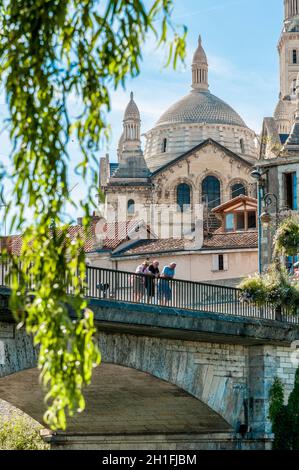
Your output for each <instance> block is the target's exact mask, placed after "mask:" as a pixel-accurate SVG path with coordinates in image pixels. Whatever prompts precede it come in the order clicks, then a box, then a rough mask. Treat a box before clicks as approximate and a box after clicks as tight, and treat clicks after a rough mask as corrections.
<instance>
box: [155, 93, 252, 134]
mask: <svg viewBox="0 0 299 470" xmlns="http://www.w3.org/2000/svg"><path fill="white" fill-rule="evenodd" d="M176 123H181V124H188V123H205V124H228V125H232V126H241V127H247V126H246V124H245V122H244V121H243V119H242V118H241V117H240V116H239V114H238V113H237V112H236V111H234V110H233V108H231V107H230V106H229V105H228V104H226V103H225V102H224V101H222V100H221V99H220V98H217V96H214V95H212V93H210V92H209V91H202V90H192V91H191V92H190V93H189V94H188V95H187V96H185V97H184V98H182V99H181V100H179V101H178V102H177V103H175V104H173V105H172V106H171V107H170V108H169V109H168V110H167V111H166V112H165V113H164V114H163V115H162V116H161V117H160V119H159V121H158V122H157V124H156V126H162V125H168V124H176Z"/></svg>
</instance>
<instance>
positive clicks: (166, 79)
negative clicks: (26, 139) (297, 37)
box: [0, 0, 283, 233]
mask: <svg viewBox="0 0 299 470" xmlns="http://www.w3.org/2000/svg"><path fill="white" fill-rule="evenodd" d="M148 1H150V0H148ZM173 20H174V22H175V23H176V24H185V25H186V26H187V27H188V37H187V58H186V67H185V68H184V67H183V66H180V67H179V70H177V71H173V70H172V69H171V68H169V69H165V68H164V67H163V65H164V63H165V52H164V51H163V50H156V48H155V46H154V43H153V41H152V39H151V38H149V39H148V41H147V43H146V44H145V45H144V56H143V63H142V64H141V74H140V75H139V76H138V77H137V78H135V79H133V80H131V79H130V80H128V81H127V86H126V90H123V89H119V90H118V91H116V92H113V91H112V90H111V102H112V111H111V113H110V115H109V118H108V121H109V123H110V124H111V128H112V135H111V139H110V141H109V142H107V143H105V145H104V146H103V148H102V149H101V151H100V152H99V154H98V158H100V157H101V156H103V155H104V154H105V153H106V152H109V154H110V160H111V161H116V147H117V141H118V139H119V136H120V134H121V132H122V118H123V112H124V109H125V107H126V104H127V102H128V100H129V94H130V91H131V90H132V91H134V97H135V101H136V103H137V105H138V107H139V110H140V113H141V119H142V132H145V131H147V130H149V129H150V128H151V127H153V126H154V124H155V122H156V121H157V120H158V118H159V116H160V115H161V114H162V112H163V111H165V110H166V109H167V108H168V107H169V106H170V105H171V104H173V103H174V102H175V101H177V100H178V99H180V98H181V97H182V96H184V95H185V94H186V93H188V91H189V90H190V82H191V72H190V65H191V60H192V55H193V52H194V50H195V48H196V46H197V39H198V35H199V34H201V36H202V41H203V46H204V48H205V50H206V53H207V56H208V61H209V65H210V71H209V82H210V90H211V92H212V93H213V94H215V95H216V96H218V97H219V98H221V99H223V100H224V101H226V102H227V103H229V104H230V105H231V106H232V107H233V108H234V109H235V110H236V111H237V112H238V113H239V114H240V115H241V116H242V118H243V119H244V120H245V122H246V123H247V125H248V126H249V127H251V128H252V129H254V130H255V131H256V132H257V133H259V132H260V130H261V125H262V120H263V117H264V116H269V115H272V114H273V111H274V108H275V105H276V102H277V98H278V92H279V68H278V66H279V61H278V53H277V42H278V38H279V35H280V32H281V28H282V22H283V0H263V1H261V0H174V12H173ZM5 115H6V110H5V104H4V97H3V94H2V95H0V119H1V120H2V119H3V118H4V117H5ZM8 154H9V139H8V136H7V134H5V133H4V134H3V133H2V134H1V135H0V162H3V163H5V164H7V162H8ZM70 155H71V163H72V164H71V169H70V174H69V179H70V187H73V186H74V185H75V184H76V183H78V181H79V180H78V177H77V176H75V175H74V174H73V167H74V166H75V164H76V163H78V161H79V160H80V153H79V151H78V148H77V146H76V145H75V144H73V145H72V147H70ZM86 191H87V185H84V184H82V183H79V184H78V185H77V186H76V188H75V189H74V190H73V192H72V196H73V199H74V201H78V200H79V198H80V197H81V196H82V194H84V193H85V192H86ZM6 194H7V197H9V187H8V186H7V187H6ZM0 211H1V208H0ZM67 211H68V213H69V215H70V216H72V217H73V218H76V217H77V216H80V214H78V213H76V211H75V210H74V209H73V208H67ZM2 218H3V217H1V212H0V233H1V232H3V223H2V227H1V222H2Z"/></svg>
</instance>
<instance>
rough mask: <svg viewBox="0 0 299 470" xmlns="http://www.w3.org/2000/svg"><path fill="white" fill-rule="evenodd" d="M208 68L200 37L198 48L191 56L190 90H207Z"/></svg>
mask: <svg viewBox="0 0 299 470" xmlns="http://www.w3.org/2000/svg"><path fill="white" fill-rule="evenodd" d="M208 74H209V66H208V60H207V56H206V53H205V51H204V49H203V47H202V42H201V36H200V35H199V38H198V47H197V49H196V51H195V53H194V56H193V62H192V88H193V89H194V90H206V91H208V89H209V80H208Z"/></svg>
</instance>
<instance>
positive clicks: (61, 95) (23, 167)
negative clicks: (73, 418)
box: [0, 0, 186, 429]
mask: <svg viewBox="0 0 299 470" xmlns="http://www.w3.org/2000/svg"><path fill="white" fill-rule="evenodd" d="M147 5H148V7H146V6H145V4H144V2H143V1H141V0H107V1H105V2H100V1H99V0H0V80H1V85H2V86H4V88H5V90H6V98H7V103H8V108H9V111H10V118H11V119H10V122H9V124H10V137H11V140H12V143H13V151H12V155H11V160H12V163H13V174H12V175H11V178H12V181H13V183H14V200H13V201H11V202H10V203H9V208H8V210H9V209H10V207H11V206H12V205H14V206H17V208H18V213H17V216H16V217H15V219H14V220H13V224H12V227H13V228H20V227H22V223H23V222H24V221H25V219H26V211H27V209H29V210H30V211H31V212H32V213H33V220H32V223H31V224H30V226H29V227H28V228H27V229H26V231H25V233H24V238H23V247H22V253H21V263H18V262H17V261H16V260H13V262H14V276H13V282H12V289H13V293H12V298H11V307H12V310H13V312H14V314H15V317H16V318H17V320H18V321H19V323H20V324H25V326H26V329H27V332H28V333H31V334H33V336H34V343H35V345H36V346H38V347H39V351H40V353H39V367H40V369H41V379H42V383H43V385H44V386H45V387H46V388H47V390H48V393H47V396H46V400H47V403H48V411H47V413H46V415H45V421H46V423H47V424H48V425H49V426H51V427H52V428H53V429H56V428H62V429H65V427H66V414H65V413H66V412H68V413H69V414H70V415H72V414H73V413H74V412H75V411H82V410H83V409H84V398H83V387H84V386H85V385H86V384H88V383H89V382H90V379H91V373H92V367H93V366H95V365H97V364H98V363H99V362H100V354H99V352H98V350H97V348H96V346H95V344H94V342H93V334H94V332H95V328H94V323H93V316H92V313H91V312H90V311H88V310H87V304H86V301H85V300H84V296H83V294H84V270H85V262H84V253H83V244H84V240H82V238H80V237H78V238H77V239H76V240H72V241H71V240H70V239H69V238H68V234H67V229H66V228H63V227H62V221H63V208H64V205H65V203H66V202H69V203H72V201H71V198H70V194H69V185H68V177H67V170H68V165H69V155H68V142H69V141H70V139H76V140H77V141H78V143H79V146H80V148H81V151H82V155H83V158H82V161H81V162H80V163H79V165H78V167H77V170H76V171H77V173H80V174H81V175H82V177H83V178H84V179H85V180H86V178H87V176H88V174H89V173H90V171H92V170H91V168H92V162H93V161H94V159H95V152H96V151H97V150H98V148H99V144H100V142H101V139H102V138H103V136H105V135H106V136H107V123H106V114H107V111H109V109H110V98H109V89H111V88H117V87H118V86H119V85H122V86H123V85H125V82H126V78H127V77H128V76H133V77H134V76H136V75H137V74H138V73H139V71H140V61H141V58H142V45H143V43H144V41H145V39H146V37H147V34H148V33H154V35H155V37H156V40H157V45H165V46H167V47H169V59H168V63H171V62H172V63H173V65H174V67H175V66H176V64H177V61H178V59H183V58H184V55H185V38H186V29H185V28H183V29H182V32H181V34H179V33H178V32H177V29H176V28H175V27H174V26H173V24H172V22H171V11H172V6H173V2H172V1H171V0H152V2H147ZM160 27H161V29H160ZM169 38H170V39H169ZM72 95H75V96H77V97H78V98H79V99H80V101H81V103H82V112H81V114H80V116H77V117H73V116H72V114H71V113H70V112H69V107H70V106H69V98H70V96H72ZM2 174H3V172H1V175H2ZM92 174H93V183H92V184H91V188H90V189H92V187H93V186H94V187H95V186H96V172H95V171H94V172H92ZM91 203H92V201H91V200H90V199H89V200H87V201H81V203H80V209H81V211H84V214H85V215H84V217H83V226H84V228H85V230H87V228H88V224H89V206H90V204H91ZM68 284H70V285H71V286H72V297H68V296H66V286H67V285H68ZM28 286H31V288H30V291H29V292H28V291H27V287H28ZM71 312H72V315H70V313H71Z"/></svg>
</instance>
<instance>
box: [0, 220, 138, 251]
mask: <svg viewBox="0 0 299 470" xmlns="http://www.w3.org/2000/svg"><path fill="white" fill-rule="evenodd" d="M99 220H100V219H99V218H95V219H94V220H93V223H92V228H91V230H90V231H89V233H88V234H87V235H85V234H84V230H83V227H82V225H72V226H70V227H69V229H68V233H69V235H70V237H71V239H75V238H76V237H77V236H79V237H82V238H85V243H84V251H85V253H89V252H91V251H94V250H95V249H96V248H100V249H104V250H114V249H115V248H117V247H118V246H119V245H120V244H121V243H122V242H124V241H125V240H127V239H128V237H129V234H130V233H132V232H133V233H134V231H136V232H137V231H138V228H139V226H140V221H137V220H132V221H124V222H116V223H106V224H104V226H103V227H102V226H99V235H101V234H102V236H103V241H102V242H101V240H100V237H99V238H98V237H97V235H96V234H97V223H98V222H99ZM101 230H102V232H101ZM3 249H6V250H7V251H8V252H9V253H12V254H14V255H17V256H19V255H20V253H21V249H22V235H11V236H8V237H0V251H1V250H3Z"/></svg>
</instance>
